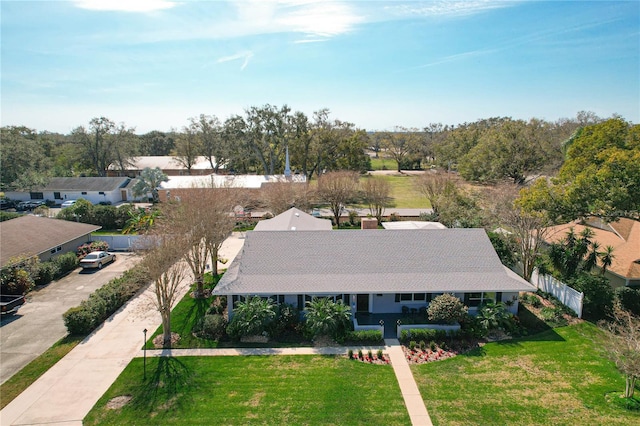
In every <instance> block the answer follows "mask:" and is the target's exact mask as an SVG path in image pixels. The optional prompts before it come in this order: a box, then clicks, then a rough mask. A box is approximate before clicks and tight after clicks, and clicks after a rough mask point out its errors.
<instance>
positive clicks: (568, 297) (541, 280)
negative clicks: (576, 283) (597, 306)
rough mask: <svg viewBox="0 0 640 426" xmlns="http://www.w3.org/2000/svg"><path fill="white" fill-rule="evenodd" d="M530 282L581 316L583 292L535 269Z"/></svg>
mask: <svg viewBox="0 0 640 426" xmlns="http://www.w3.org/2000/svg"><path fill="white" fill-rule="evenodd" d="M531 284H533V285H535V286H536V288H538V289H540V290H542V291H544V292H546V293H550V294H552V295H553V296H555V297H556V299H558V300H559V301H560V302H562V304H563V305H565V306H566V307H568V308H569V309H571V310H572V311H573V312H575V313H576V315H578V318H582V303H583V299H584V293H581V292H579V291H577V290H575V289H573V288H571V287H569V286H568V285H566V284H565V283H563V282H561V281H558V280H557V279H555V278H553V277H552V276H551V275H544V274H539V273H538V270H537V269H535V270H534V271H533V274H531Z"/></svg>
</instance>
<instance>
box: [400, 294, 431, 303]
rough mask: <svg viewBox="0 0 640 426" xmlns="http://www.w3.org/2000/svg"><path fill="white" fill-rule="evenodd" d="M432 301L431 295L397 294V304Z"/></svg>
mask: <svg viewBox="0 0 640 426" xmlns="http://www.w3.org/2000/svg"><path fill="white" fill-rule="evenodd" d="M424 301H427V302H429V301H431V293H396V303H400V302H424Z"/></svg>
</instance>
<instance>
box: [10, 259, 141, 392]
mask: <svg viewBox="0 0 640 426" xmlns="http://www.w3.org/2000/svg"><path fill="white" fill-rule="evenodd" d="M137 260H138V257H137V256H135V255H134V254H131V253H117V258H116V261H115V262H113V263H111V264H109V265H107V266H105V267H104V268H102V269H101V270H99V271H98V270H87V271H82V270H81V269H80V268H78V269H76V270H75V271H73V272H71V273H70V274H69V275H67V276H65V277H63V278H61V279H60V280H58V281H54V282H52V283H51V284H49V285H47V286H44V287H42V288H40V289H37V290H35V291H32V292H31V293H29V294H28V295H27V303H25V304H24V305H22V306H21V307H20V309H18V312H17V313H16V314H15V315H12V316H6V317H2V319H1V321H0V367H1V368H0V383H4V382H5V381H7V380H8V379H9V378H10V377H11V376H13V375H14V374H15V373H16V372H18V371H20V370H21V369H22V368H23V367H24V366H25V365H27V364H28V363H30V362H31V361H33V360H34V359H35V358H37V357H38V356H39V355H40V354H42V353H43V352H44V351H46V350H47V349H48V348H50V347H51V345H53V344H54V343H55V342H57V341H58V340H60V339H62V338H63V337H64V336H66V335H67V329H66V328H65V326H64V322H63V320H62V314H63V313H65V312H66V311H67V310H68V309H69V308H71V307H73V306H77V305H79V304H80V302H81V301H82V300H85V299H87V298H88V297H89V294H91V293H92V292H93V291H94V290H96V289H97V288H100V287H102V286H103V285H104V284H106V283H107V282H108V281H109V280H111V279H113V278H115V277H117V276H119V275H121V274H122V273H123V272H124V271H126V270H127V269H129V268H131V266H133V265H134V264H135V263H136V262H137Z"/></svg>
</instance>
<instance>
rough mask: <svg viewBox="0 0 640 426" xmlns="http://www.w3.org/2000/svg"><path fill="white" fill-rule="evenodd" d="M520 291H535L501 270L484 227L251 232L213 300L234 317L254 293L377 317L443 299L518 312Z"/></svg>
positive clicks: (300, 306)
mask: <svg viewBox="0 0 640 426" xmlns="http://www.w3.org/2000/svg"><path fill="white" fill-rule="evenodd" d="M521 291H535V288H534V286H533V285H531V284H530V283H528V282H526V281H525V280H523V279H522V278H520V277H519V276H518V275H516V274H515V273H513V272H511V271H510V270H509V269H508V268H506V267H505V266H503V265H502V263H501V262H500V259H499V258H498V255H497V254H496V252H495V250H494V249H493V246H492V245H491V242H490V241H489V238H488V236H487V234H486V233H485V231H484V230H483V229H427V230H422V229H417V230H416V229H412V230H378V229H375V230H373V229H364V230H357V231H332V232H316V231H298V230H296V231H295V232H291V231H272V232H247V234H246V238H245V242H244V246H243V248H242V250H241V251H240V253H239V254H238V256H237V257H236V258H235V259H234V261H233V262H232V263H231V265H230V266H229V268H228V270H227V272H226V273H225V274H224V275H223V277H222V279H221V280H220V282H219V283H218V285H217V286H216V288H215V290H214V294H217V295H224V296H227V297H228V300H229V314H230V316H232V315H233V307H234V305H235V303H237V301H239V300H244V299H245V298H246V297H250V296H254V295H257V296H261V297H269V298H271V299H273V300H274V301H276V302H277V303H290V304H292V305H294V306H297V307H298V309H301V310H303V309H304V308H305V306H306V302H307V301H310V300H311V299H312V298H313V297H314V296H318V297H330V298H333V299H334V300H342V301H343V302H344V303H348V304H349V306H351V311H352V313H353V314H355V313H360V312H362V313H372V314H378V313H401V312H404V311H405V310H406V309H416V310H420V308H423V307H426V306H428V304H429V302H430V301H431V300H432V299H433V298H434V297H435V296H437V295H439V294H442V293H453V294H455V295H456V296H457V297H459V298H460V299H462V300H464V302H465V304H466V305H467V306H469V308H470V311H471V312H473V311H475V310H477V308H478V306H480V305H481V304H483V303H485V302H488V301H495V302H500V301H502V302H506V303H507V305H508V309H509V310H510V311H511V312H514V313H515V312H517V309H518V293H519V292H521ZM403 307H404V308H403Z"/></svg>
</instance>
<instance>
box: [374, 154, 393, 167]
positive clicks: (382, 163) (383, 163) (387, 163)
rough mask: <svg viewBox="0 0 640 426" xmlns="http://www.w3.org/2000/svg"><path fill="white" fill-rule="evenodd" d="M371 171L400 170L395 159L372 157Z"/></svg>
mask: <svg viewBox="0 0 640 426" xmlns="http://www.w3.org/2000/svg"><path fill="white" fill-rule="evenodd" d="M371 170H398V163H397V162H396V160H394V159H393V158H384V157H382V156H380V157H379V158H374V157H371Z"/></svg>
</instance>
